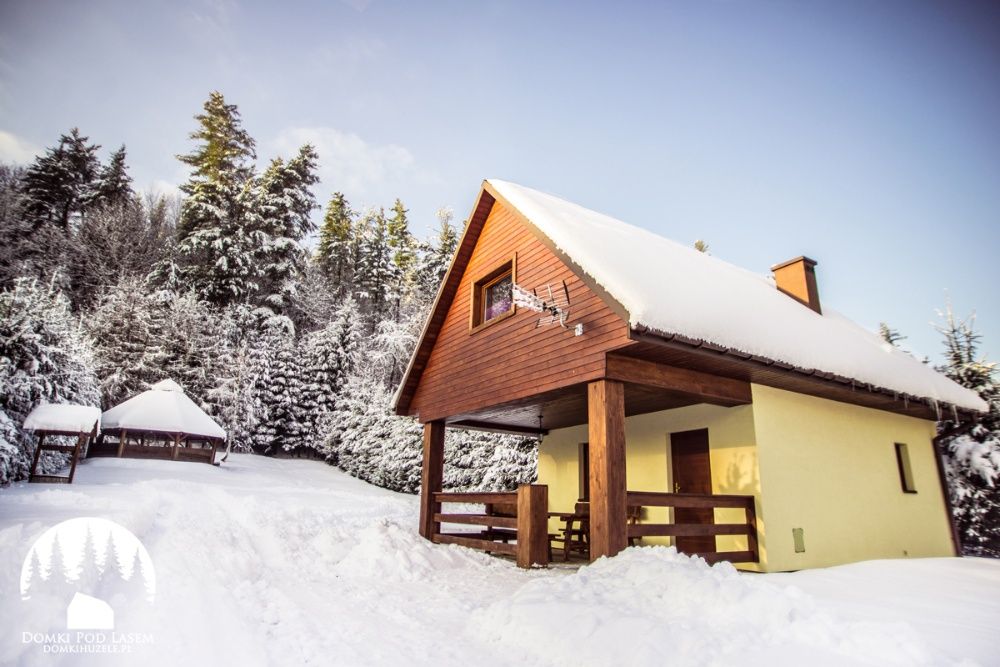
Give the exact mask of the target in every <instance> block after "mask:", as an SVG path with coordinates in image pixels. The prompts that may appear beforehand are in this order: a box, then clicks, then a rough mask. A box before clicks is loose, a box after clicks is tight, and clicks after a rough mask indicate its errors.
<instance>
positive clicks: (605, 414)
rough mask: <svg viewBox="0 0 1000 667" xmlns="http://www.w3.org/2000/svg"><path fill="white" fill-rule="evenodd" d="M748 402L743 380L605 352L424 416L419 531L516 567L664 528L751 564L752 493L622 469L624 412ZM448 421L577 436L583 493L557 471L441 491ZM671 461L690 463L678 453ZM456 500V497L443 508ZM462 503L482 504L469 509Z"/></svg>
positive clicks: (684, 542) (721, 556)
mask: <svg viewBox="0 0 1000 667" xmlns="http://www.w3.org/2000/svg"><path fill="white" fill-rule="evenodd" d="M751 401H752V399H751V391H750V384H749V383H748V382H745V381H740V380H733V379H729V378H724V377H718V376H713V375H710V374H706V373H702V372H699V371H695V370H691V369H684V368H677V367H673V366H667V365H665V364H660V363H656V362H651V361H647V360H643V359H638V358H632V357H628V356H625V355H615V354H609V355H607V357H606V364H605V373H604V377H603V378H601V379H597V380H592V381H589V382H582V383H579V384H575V385H570V386H566V387H562V388H559V389H556V390H553V391H549V392H545V393H540V394H536V395H533V396H527V397H525V398H523V399H520V400H516V401H512V402H508V403H506V404H502V405H496V406H488V407H485V408H482V409H479V410H475V411H472V412H468V413H463V414H460V415H452V416H448V417H445V418H442V419H435V420H431V421H428V422H427V423H425V425H424V451H423V478H422V490H421V505H420V507H421V518H420V533H421V535H423V536H424V537H425V538H427V539H429V540H431V541H434V542H437V543H453V544H461V545H464V546H468V547H472V548H477V549H482V550H484V551H488V552H493V553H500V554H506V555H510V556H513V557H516V558H517V561H518V564H519V565H521V566H522V567H529V566H531V565H545V564H548V563H549V562H550V560H552V559H555V560H566V559H567V558H568V557H576V558H577V559H579V558H585V559H590V560H593V559H596V558H600V557H601V556H613V555H615V554H617V553H618V552H620V551H621V550H622V549H624V548H625V547H626V546H629V545H630V544H650V543H663V542H664V538H672V539H673V541H674V544H675V545H676V546H677V547H678V550H680V551H683V552H685V553H688V554H697V555H700V556H702V557H704V558H705V559H706V560H708V561H709V562H717V561H720V560H729V561H731V562H743V563H756V562H758V561H759V549H758V536H757V509H756V502H755V498H754V495H752V494H743V493H718V492H715V493H713V489H712V485H711V482H709V485H708V486H707V488H706V487H704V486H700V487H698V486H689V485H688V484H687V482H686V481H685V482H684V484H683V485H681V483H680V482H681V478H680V477H679V476H678V477H675V478H674V481H673V482H671V483H670V485H668V482H667V480H666V471H664V475H663V478H662V479H657V481H655V482H653V481H651V480H653V479H654V478H652V477H649V476H648V475H643V474H634V473H635V471H634V470H633V473H628V474H627V472H626V468H627V465H626V463H627V458H628V456H629V454H630V451H629V449H630V444H629V443H628V442H627V439H626V419H627V418H629V417H633V416H636V415H651V413H660V412H662V411H670V410H675V409H678V408H685V407H691V406H712V409H714V410H716V411H720V412H725V410H724V409H725V408H730V407H734V406H744V405H749V404H750V403H751ZM720 408H721V409H722V410H720ZM695 409H696V408H695ZM447 427H454V428H466V429H468V428H475V429H484V430H492V431H500V432H507V433H517V434H523V435H535V436H540V437H542V438H546V437H548V436H550V434H553V433H558V434H559V437H561V438H562V439H563V441H566V442H568V440H572V439H574V438H575V439H576V440H577V441H579V445H580V449H579V454H578V455H577V456H574V457H573V459H574V461H573V463H574V464H575V465H577V466H578V467H579V477H580V479H579V492H578V488H577V483H576V481H575V480H574V481H573V482H572V483H567V478H566V477H565V476H564V477H563V478H562V479H560V480H559V481H558V482H557V481H556V480H554V479H553V480H552V482H551V483H539V484H533V485H524V486H522V487H521V488H520V489H519V490H518V491H517V492H510V493H488V494H483V493H471V494H466V493H445V492H443V491H442V489H441V480H442V476H443V467H444V433H445V428H447ZM571 427H578V428H575V429H573V428H571ZM705 433H706V437H707V431H706V432H705ZM663 436H664V439H665V438H666V434H665V433H664V434H663ZM664 441H665V440H664ZM563 444H565V442H564V443H563ZM706 446H707V444H706ZM574 447H575V444H574ZM564 449H565V448H564ZM675 449H679V447H675ZM706 455H707V454H706ZM664 456H666V454H665V453H664ZM679 461H680V462H679ZM630 465H631V466H632V467H633V468H634V466H635V465H636V464H635V462H634V461H633V462H632V463H631V464H630ZM673 465H674V466H675V467H683V468H688V467H691V465H689V464H686V463H683V459H676V458H675V460H674V463H673ZM550 477H551V476H550ZM544 481H547V480H544V479H540V482H544ZM569 487H572V488H569ZM574 501H576V502H574ZM455 503H461V504H462V505H463V506H462V507H461V508H460V509H449V508H454V507H455V505H454V504H455ZM469 505H478V506H481V507H482V510H481V511H475V512H472V511H470V509H469V507H468V506H469ZM716 510H720V512H719V513H718V516H717V515H716ZM720 517H721V518H722V520H723V521H724V522H722V521H719V518H720ZM719 536H725V537H726V539H725V542H726V544H725V546H727V547H729V548H728V549H727V550H720V549H719V544H718V542H719V541H720V540H717V539H716V538H717V537H719ZM731 536H739V538H740V539H739V542H738V544H739V547H738V548H732V545H733V543H734V541H733V540H732V539H729V538H730V537H731Z"/></svg>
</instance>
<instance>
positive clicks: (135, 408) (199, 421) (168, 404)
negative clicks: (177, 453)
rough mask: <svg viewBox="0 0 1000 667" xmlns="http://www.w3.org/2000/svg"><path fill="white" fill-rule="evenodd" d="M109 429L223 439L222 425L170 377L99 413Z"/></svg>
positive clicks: (103, 426)
mask: <svg viewBox="0 0 1000 667" xmlns="http://www.w3.org/2000/svg"><path fill="white" fill-rule="evenodd" d="M101 427H102V428H103V429H104V430H106V431H108V430H115V429H126V430H130V431H132V430H134V431H159V432H164V433H184V434H187V435H195V436H201V437H203V438H225V437H226V432H225V431H224V430H223V429H222V427H221V426H219V425H218V424H216V423H215V421H214V420H213V419H212V418H211V417H209V416H208V415H207V414H205V411H204V410H202V409H201V408H199V407H198V405H197V404H196V403H195V402H194V401H192V400H191V399H190V398H188V396H187V394H185V393H184V390H183V389H182V388H181V386H180V385H179V384H177V383H176V382H174V381H173V380H162V381H160V382H157V383H156V384H154V385H153V386H152V387H150V388H149V389H148V390H146V391H144V392H142V393H141V394H139V395H138V396H133V397H132V398H130V399H128V400H127V401H125V402H124V403H120V404H118V405H116V406H115V407H113V408H111V409H110V410H108V411H107V412H105V413H104V414H103V415H102V416H101Z"/></svg>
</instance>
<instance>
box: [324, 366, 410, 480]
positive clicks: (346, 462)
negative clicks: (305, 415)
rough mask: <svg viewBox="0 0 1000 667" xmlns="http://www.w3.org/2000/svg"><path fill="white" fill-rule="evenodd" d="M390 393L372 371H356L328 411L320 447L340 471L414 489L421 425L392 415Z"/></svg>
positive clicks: (361, 477)
mask: <svg viewBox="0 0 1000 667" xmlns="http://www.w3.org/2000/svg"><path fill="white" fill-rule="evenodd" d="M391 403H392V393H391V392H390V391H389V390H388V389H387V388H386V387H385V385H383V384H382V382H380V381H379V380H378V378H376V377H375V376H374V375H373V374H372V373H370V372H359V373H355V374H352V375H351V376H350V377H349V378H348V381H347V383H346V385H345V387H344V390H343V391H342V392H341V395H340V398H339V400H338V401H337V406H336V408H335V409H334V410H333V412H331V413H330V416H329V418H328V420H327V422H326V426H325V429H324V430H325V431H326V432H327V433H328V434H329V435H328V437H327V439H326V443H325V447H324V448H323V449H322V450H321V453H323V454H324V455H325V456H326V458H327V460H329V461H330V462H331V463H334V464H336V465H337V466H338V467H339V468H340V469H341V470H344V471H345V472H347V473H349V474H351V475H354V476H355V477H357V478H359V479H363V480H364V481H366V482H370V483H371V484H376V485H378V486H381V487H384V488H387V489H392V490H393V491H401V492H403V493H416V492H417V491H418V490H419V488H420V472H421V469H420V461H421V456H422V453H423V445H422V438H423V429H422V428H421V426H420V424H418V423H417V422H416V421H415V420H413V419H408V418H405V417H397V416H396V415H394V414H393V413H392V405H391Z"/></svg>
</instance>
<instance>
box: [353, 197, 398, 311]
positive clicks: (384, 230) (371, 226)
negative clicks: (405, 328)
mask: <svg viewBox="0 0 1000 667" xmlns="http://www.w3.org/2000/svg"><path fill="white" fill-rule="evenodd" d="M355 238H356V241H355V243H356V248H357V256H356V259H355V262H354V290H355V293H356V294H357V297H358V300H359V301H360V302H361V305H362V308H363V309H364V310H365V311H366V312H367V313H368V315H369V317H370V320H371V327H372V329H373V330H374V327H375V325H376V324H377V323H378V322H380V321H381V320H383V319H385V318H386V317H387V316H388V314H389V306H390V303H391V294H392V281H393V275H394V273H395V271H394V267H393V264H392V256H393V250H392V248H390V247H389V230H388V225H387V222H386V219H385V212H384V211H382V210H381V209H379V210H377V211H374V210H373V211H368V212H367V213H365V214H364V215H363V216H361V218H360V220H359V221H358V224H357V225H356V226H355Z"/></svg>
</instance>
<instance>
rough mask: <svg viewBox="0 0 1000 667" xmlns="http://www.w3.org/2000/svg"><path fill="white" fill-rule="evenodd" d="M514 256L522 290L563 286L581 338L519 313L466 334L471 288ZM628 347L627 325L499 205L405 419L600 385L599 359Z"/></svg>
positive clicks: (445, 414)
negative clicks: (591, 383)
mask: <svg viewBox="0 0 1000 667" xmlns="http://www.w3.org/2000/svg"><path fill="white" fill-rule="evenodd" d="M512 255H513V256H515V257H516V273H517V282H518V284H519V285H521V286H522V287H525V288H528V289H532V288H539V289H541V288H542V287H543V286H544V285H546V284H552V285H558V284H561V282H562V281H566V285H567V287H568V290H569V297H570V308H569V310H570V319H569V325H570V326H572V325H575V324H577V323H582V324H583V326H584V334H583V335H582V336H574V335H573V332H572V330H571V329H563V328H562V327H560V326H558V325H550V326H543V327H537V328H536V326H535V325H536V322H537V321H538V318H539V313H535V312H532V311H528V310H525V309H518V310H517V312H516V313H515V314H514V315H513V316H512V317H509V318H507V319H505V320H503V321H500V322H497V323H496V324H492V325H488V326H486V327H483V328H481V329H479V330H478V331H476V332H474V333H470V326H469V314H470V312H471V311H470V308H471V307H472V286H473V284H474V283H475V282H476V281H477V280H479V279H480V278H481V277H483V276H485V275H486V274H488V273H489V272H490V271H492V270H493V269H495V268H496V267H497V266H498V265H500V264H502V263H503V262H505V261H508V260H509V259H510V258H511V256H512ZM630 344H633V342H632V341H631V340H630V339H629V331H628V324H627V322H626V321H625V320H623V319H622V318H621V317H620V316H619V315H618V314H617V313H615V311H614V310H612V308H611V307H609V305H608V304H607V303H605V302H604V301H603V300H602V299H601V298H600V296H598V295H597V294H596V293H595V292H594V291H592V290H591V289H590V288H589V287H588V286H587V285H586V284H585V283H584V282H583V281H582V280H581V279H580V278H579V277H578V276H577V275H576V274H575V273H574V272H573V270H572V269H571V268H570V267H569V266H567V265H566V264H565V263H564V262H563V261H562V260H560V259H559V258H558V257H557V256H556V255H555V254H554V253H553V252H552V251H551V250H550V249H549V248H548V247H546V245H544V244H543V242H542V240H541V239H540V238H539V237H538V236H537V235H536V234H535V233H533V231H532V230H530V229H529V228H528V227H527V226H526V225H525V224H524V223H523V221H522V219H521V218H520V216H519V215H517V214H516V213H515V212H513V211H511V210H510V209H508V208H507V207H506V206H505V205H504V204H502V203H501V202H499V201H497V202H494V203H493V205H492V208H491V210H490V212H489V214H488V216H487V217H486V220H485V222H484V223H483V227H482V231H481V232H480V234H479V237H478V240H477V241H476V244H475V247H474V249H473V251H472V253H471V256H470V257H469V259H468V264H467V266H466V268H465V271H464V272H463V274H462V276H461V279H460V280H459V281H458V284H457V289H455V290H454V298H453V300H452V302H451V304H450V306H449V307H448V309H447V313H446V314H445V316H444V318H443V322H442V324H441V327H440V330H439V332H438V334H437V338H436V341H435V342H434V345H433V349H432V350H431V352H430V355H429V357H428V359H427V361H426V364H425V366H424V368H423V372H422V373H421V374H420V379H419V384H418V385H417V387H416V390H415V393H414V395H413V399H412V401H411V402H410V405H409V413H410V414H415V415H417V416H418V417H419V419H420V421H422V422H428V421H434V420H439V419H446V418H449V417H452V416H454V415H458V414H461V413H466V412H472V411H475V410H477V409H481V408H485V407H489V406H492V405H497V404H500V403H504V402H507V401H512V400H517V399H520V398H525V397H528V396H533V395H536V394H540V393H543V392H546V391H550V390H553V389H558V388H561V387H566V386H570V385H575V384H579V383H581V382H587V381H590V380H594V379H598V378H601V377H603V376H604V373H605V354H606V353H607V352H608V351H610V350H614V349H617V348H620V347H623V346H627V345H630Z"/></svg>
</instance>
